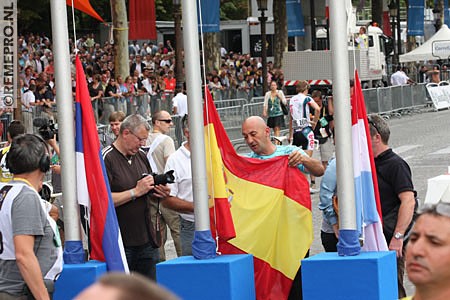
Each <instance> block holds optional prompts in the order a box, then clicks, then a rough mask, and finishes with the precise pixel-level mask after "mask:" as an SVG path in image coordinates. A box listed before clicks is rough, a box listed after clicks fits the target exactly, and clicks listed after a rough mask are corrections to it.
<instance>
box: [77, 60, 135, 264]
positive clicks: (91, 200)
mask: <svg viewBox="0 0 450 300" xmlns="http://www.w3.org/2000/svg"><path fill="white" fill-rule="evenodd" d="M76 76H77V77H76V102H75V110H76V137H75V150H76V164H77V197H78V203H79V204H81V205H84V206H87V207H88V208H90V214H89V227H90V245H91V253H90V257H91V258H92V259H95V260H99V261H104V262H106V265H107V267H108V270H109V271H125V272H128V265H127V260H126V257H125V251H124V248H123V244H122V237H121V235H120V230H119V224H118V222H117V216H116V210H115V209H114V204H113V201H112V197H111V191H110V188H109V182H108V177H107V175H106V170H105V164H104V162H103V159H102V155H101V152H100V150H101V149H100V142H99V140H98V134H97V126H96V123H95V118H94V113H93V111H92V105H91V100H90V97H89V91H88V87H87V81H86V76H85V74H84V70H83V67H82V65H81V61H80V58H79V57H78V55H77V57H76Z"/></svg>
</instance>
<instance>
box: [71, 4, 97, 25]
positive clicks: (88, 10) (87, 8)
mask: <svg viewBox="0 0 450 300" xmlns="http://www.w3.org/2000/svg"><path fill="white" fill-rule="evenodd" d="M66 5H68V6H72V0H66ZM73 7H75V8H76V9H78V10H80V11H82V12H84V13H85V14H88V15H90V16H91V17H93V18H95V19H97V20H99V21H100V22H102V23H105V21H104V20H103V19H102V17H100V16H99V15H98V13H97V12H96V11H95V10H94V9H93V8H92V6H91V3H90V2H89V0H73Z"/></svg>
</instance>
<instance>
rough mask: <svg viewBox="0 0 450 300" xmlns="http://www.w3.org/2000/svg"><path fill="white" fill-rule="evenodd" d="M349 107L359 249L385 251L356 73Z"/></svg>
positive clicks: (375, 182) (376, 182)
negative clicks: (361, 239) (350, 107)
mask: <svg viewBox="0 0 450 300" xmlns="http://www.w3.org/2000/svg"><path fill="white" fill-rule="evenodd" d="M351 105H352V139H353V173H354V176H355V200H356V216H357V225H358V228H359V230H360V233H361V234H362V236H363V238H364V245H363V247H362V250H363V251H388V247H387V244H386V240H385V238H384V235H383V227H382V224H381V204H380V196H379V193H378V181H377V175H376V174H377V173H376V169H375V162H374V159H373V153H372V142H371V139H370V131H369V123H368V121H367V113H366V105H365V103H364V96H363V93H362V89H361V83H360V81H359V76H358V72H357V71H356V70H355V87H354V93H353V95H352V99H351Z"/></svg>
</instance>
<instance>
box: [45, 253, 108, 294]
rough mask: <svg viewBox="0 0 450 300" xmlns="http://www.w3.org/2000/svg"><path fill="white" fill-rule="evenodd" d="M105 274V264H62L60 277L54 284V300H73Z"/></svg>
mask: <svg viewBox="0 0 450 300" xmlns="http://www.w3.org/2000/svg"><path fill="white" fill-rule="evenodd" d="M104 273H106V263H103V262H98V261H89V262H86V263H84V264H75V265H68V264H64V267H63V271H62V273H61V276H59V278H58V280H57V281H56V283H55V294H54V295H53V299H54V300H67V299H73V298H75V296H76V295H78V294H79V293H80V292H81V291H82V290H84V289H85V288H86V287H88V286H89V285H91V284H92V283H94V282H95V281H96V280H97V279H98V278H99V277H101V276H102V275H103V274H104Z"/></svg>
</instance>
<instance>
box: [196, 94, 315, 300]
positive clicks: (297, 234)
mask: <svg viewBox="0 0 450 300" xmlns="http://www.w3.org/2000/svg"><path fill="white" fill-rule="evenodd" d="M204 124H205V134H206V138H205V144H206V147H207V148H208V147H209V149H208V150H207V156H209V157H208V158H207V164H208V163H209V164H211V162H213V163H212V166H213V168H210V172H209V175H208V178H209V180H208V181H209V182H210V181H211V180H212V178H214V182H216V180H219V182H220V186H221V190H220V191H217V194H215V197H212V196H210V200H211V203H210V207H211V206H212V204H214V203H213V201H212V199H214V200H215V204H216V207H215V208H214V207H213V208H211V212H212V217H211V219H212V221H214V220H216V222H215V223H214V222H211V225H212V232H215V230H216V229H217V231H218V232H219V233H218V235H219V252H221V253H222V254H243V253H249V254H252V255H253V256H254V268H255V286H256V296H257V299H264V300H266V299H273V300H275V299H276V300H282V299H287V298H288V295H289V291H290V289H291V285H292V281H293V280H294V278H295V275H296V273H297V271H298V269H299V267H300V261H301V259H303V258H304V257H305V255H306V253H307V251H308V249H309V247H310V246H311V243H312V239H313V227H312V213H311V197H310V194H309V185H308V182H307V180H306V178H305V176H304V175H303V174H302V173H301V172H300V171H299V170H298V169H297V168H292V167H289V166H288V159H287V156H280V157H275V158H273V159H268V160H260V159H253V158H248V157H243V156H240V155H238V154H237V153H236V151H235V150H234V148H233V146H232V144H231V142H230V140H229V139H228V136H227V134H226V132H225V129H224V127H223V125H222V123H221V121H220V118H219V116H218V113H217V111H216V108H215V106H214V102H213V100H212V97H211V94H210V93H209V91H206V94H205V107H204ZM208 159H209V161H208ZM220 178H222V179H220ZM209 185H210V188H211V185H212V184H211V183H209ZM216 187H217V184H216V183H215V184H214V188H216ZM210 191H211V189H210ZM210 195H211V194H210ZM217 198H219V199H221V201H222V203H221V206H218V202H219V201H218V200H216V199H217ZM225 199H226V200H225ZM225 201H226V202H225ZM227 203H229V205H230V211H231V217H226V219H219V218H217V217H218V216H221V215H222V214H220V213H218V212H217V210H218V208H220V207H223V206H226V204H227ZM214 211H215V214H214ZM231 218H232V220H231ZM214 224H215V225H216V226H215V228H214ZM231 225H234V230H235V234H236V236H235V237H234V238H231V239H229V240H228V241H227V238H230V237H231V236H232V235H231V233H232V231H231ZM221 230H223V231H225V232H226V233H227V234H228V235H225V238H220V231H221Z"/></svg>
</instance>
